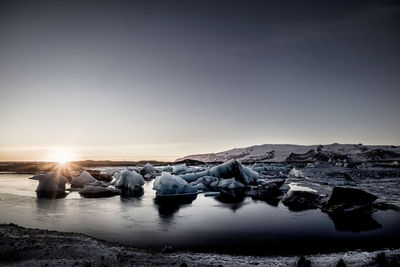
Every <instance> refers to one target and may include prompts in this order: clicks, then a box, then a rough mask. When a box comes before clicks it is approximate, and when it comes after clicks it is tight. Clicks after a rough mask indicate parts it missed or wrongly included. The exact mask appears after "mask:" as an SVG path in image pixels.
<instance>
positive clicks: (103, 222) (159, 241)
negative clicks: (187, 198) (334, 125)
mask: <svg viewBox="0 0 400 267" xmlns="http://www.w3.org/2000/svg"><path fill="white" fill-rule="evenodd" d="M30 176H31V175H17V174H0V222H1V223H16V224H18V225H21V226H25V227H32V228H41V229H49V230H58V231H71V232H79V233H85V234H89V235H91V236H94V237H96V238H99V239H103V240H108V241H114V242H118V243H122V244H126V245H132V246H136V247H142V248H162V247H164V246H165V245H171V246H173V247H175V248H179V249H187V250H193V251H215V252H228V253H229V252H230V253H243V254H273V253H280V254H282V253H283V254H286V253H307V252H309V253H312V252H322V251H329V250H337V249H339V250H346V249H355V248H366V249H367V248H374V247H375V248H377V247H399V245H400V242H399V240H400V227H399V226H400V212H394V211H379V212H376V213H374V214H373V216H372V218H370V219H367V220H363V221H362V222H354V223H352V224H350V226H348V225H347V224H344V225H343V223H340V222H336V225H335V223H334V221H333V220H331V219H330V217H329V216H328V215H326V214H324V213H322V212H320V211H319V210H308V211H303V212H291V211H289V210H288V209H287V208H286V207H285V206H283V205H282V204H281V203H279V204H278V205H277V206H272V205H270V204H267V203H266V202H264V201H254V200H252V199H251V198H248V197H247V198H244V199H242V200H237V201H236V202H234V203H229V201H228V200H226V199H223V198H218V197H205V196H204V194H199V195H198V196H197V198H196V199H195V200H194V201H193V202H192V203H191V204H184V205H172V206H160V205H159V204H157V203H155V201H154V197H155V192H154V191H153V190H152V182H147V183H146V184H145V186H144V195H143V196H142V197H140V198H121V197H119V196H116V197H112V198H99V199H85V198H81V197H80V195H79V194H78V193H77V192H73V193H71V194H69V195H68V196H67V197H66V198H65V199H56V200H48V199H37V198H36V194H35V192H34V190H35V189H36V186H37V181H33V180H29V179H27V178H28V177H30ZM227 202H228V203H227ZM338 230H339V231H338Z"/></svg>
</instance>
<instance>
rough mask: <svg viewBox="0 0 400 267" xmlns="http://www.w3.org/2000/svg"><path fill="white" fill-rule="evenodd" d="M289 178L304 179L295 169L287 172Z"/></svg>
mask: <svg viewBox="0 0 400 267" xmlns="http://www.w3.org/2000/svg"><path fill="white" fill-rule="evenodd" d="M289 176H292V177H296V178H305V177H304V174H303V172H302V171H300V170H298V169H296V168H293V169H292V170H291V171H290V172H289Z"/></svg>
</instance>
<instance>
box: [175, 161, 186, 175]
mask: <svg viewBox="0 0 400 267" xmlns="http://www.w3.org/2000/svg"><path fill="white" fill-rule="evenodd" d="M188 170H189V168H188V167H187V166H186V163H183V164H178V165H175V166H174V167H173V171H174V172H175V173H181V172H187V171H188Z"/></svg>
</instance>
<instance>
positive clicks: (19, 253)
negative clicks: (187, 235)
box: [0, 224, 400, 266]
mask: <svg viewBox="0 0 400 267" xmlns="http://www.w3.org/2000/svg"><path fill="white" fill-rule="evenodd" d="M0 247H1V250H0V265H2V266H6V265H13V266H132V265H134V266H135V265H136V266H137V265H142V266H154V265H161V266H167V265H168V266H170V265H175V266H181V265H182V266H186V265H188V266H194V265H195V266H218V265H222V266H249V265H262V266H296V265H297V263H298V261H299V258H300V256H268V257H262V256H261V257H258V256H236V255H226V254H211V253H189V252H183V251H174V249H173V248H171V247H166V248H164V249H162V250H159V251H156V250H153V251H148V250H143V249H137V248H134V247H129V246H122V245H119V244H115V243H110V242H105V241H101V240H97V239H95V238H92V237H90V236H87V235H83V234H76V233H63V232H56V231H46V230H38V229H29V228H23V227H20V226H17V225H15V224H1V225H0ZM380 253H384V254H385V257H386V260H387V263H388V264H389V266H390V265H391V264H399V263H400V249H384V250H378V251H370V252H365V251H348V252H342V253H332V254H318V255H306V256H305V257H306V259H308V260H310V261H311V264H312V265H314V266H336V264H337V262H338V261H339V260H340V259H343V260H344V262H345V263H346V264H347V266H365V265H369V266H378V262H377V260H376V259H377V255H378V254H380ZM393 266H398V265H393Z"/></svg>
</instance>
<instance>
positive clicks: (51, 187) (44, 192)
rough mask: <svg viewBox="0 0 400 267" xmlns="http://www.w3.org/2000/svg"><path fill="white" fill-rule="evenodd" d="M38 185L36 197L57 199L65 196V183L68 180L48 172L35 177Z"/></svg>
mask: <svg viewBox="0 0 400 267" xmlns="http://www.w3.org/2000/svg"><path fill="white" fill-rule="evenodd" d="M36 177H37V179H38V180H39V185H38V186H37V188H36V193H37V195H38V197H54V198H56V197H59V196H65V195H66V194H65V183H66V182H68V179H67V178H65V177H64V176H62V175H61V174H59V173H54V172H49V173H46V174H40V175H37V176H36Z"/></svg>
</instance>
